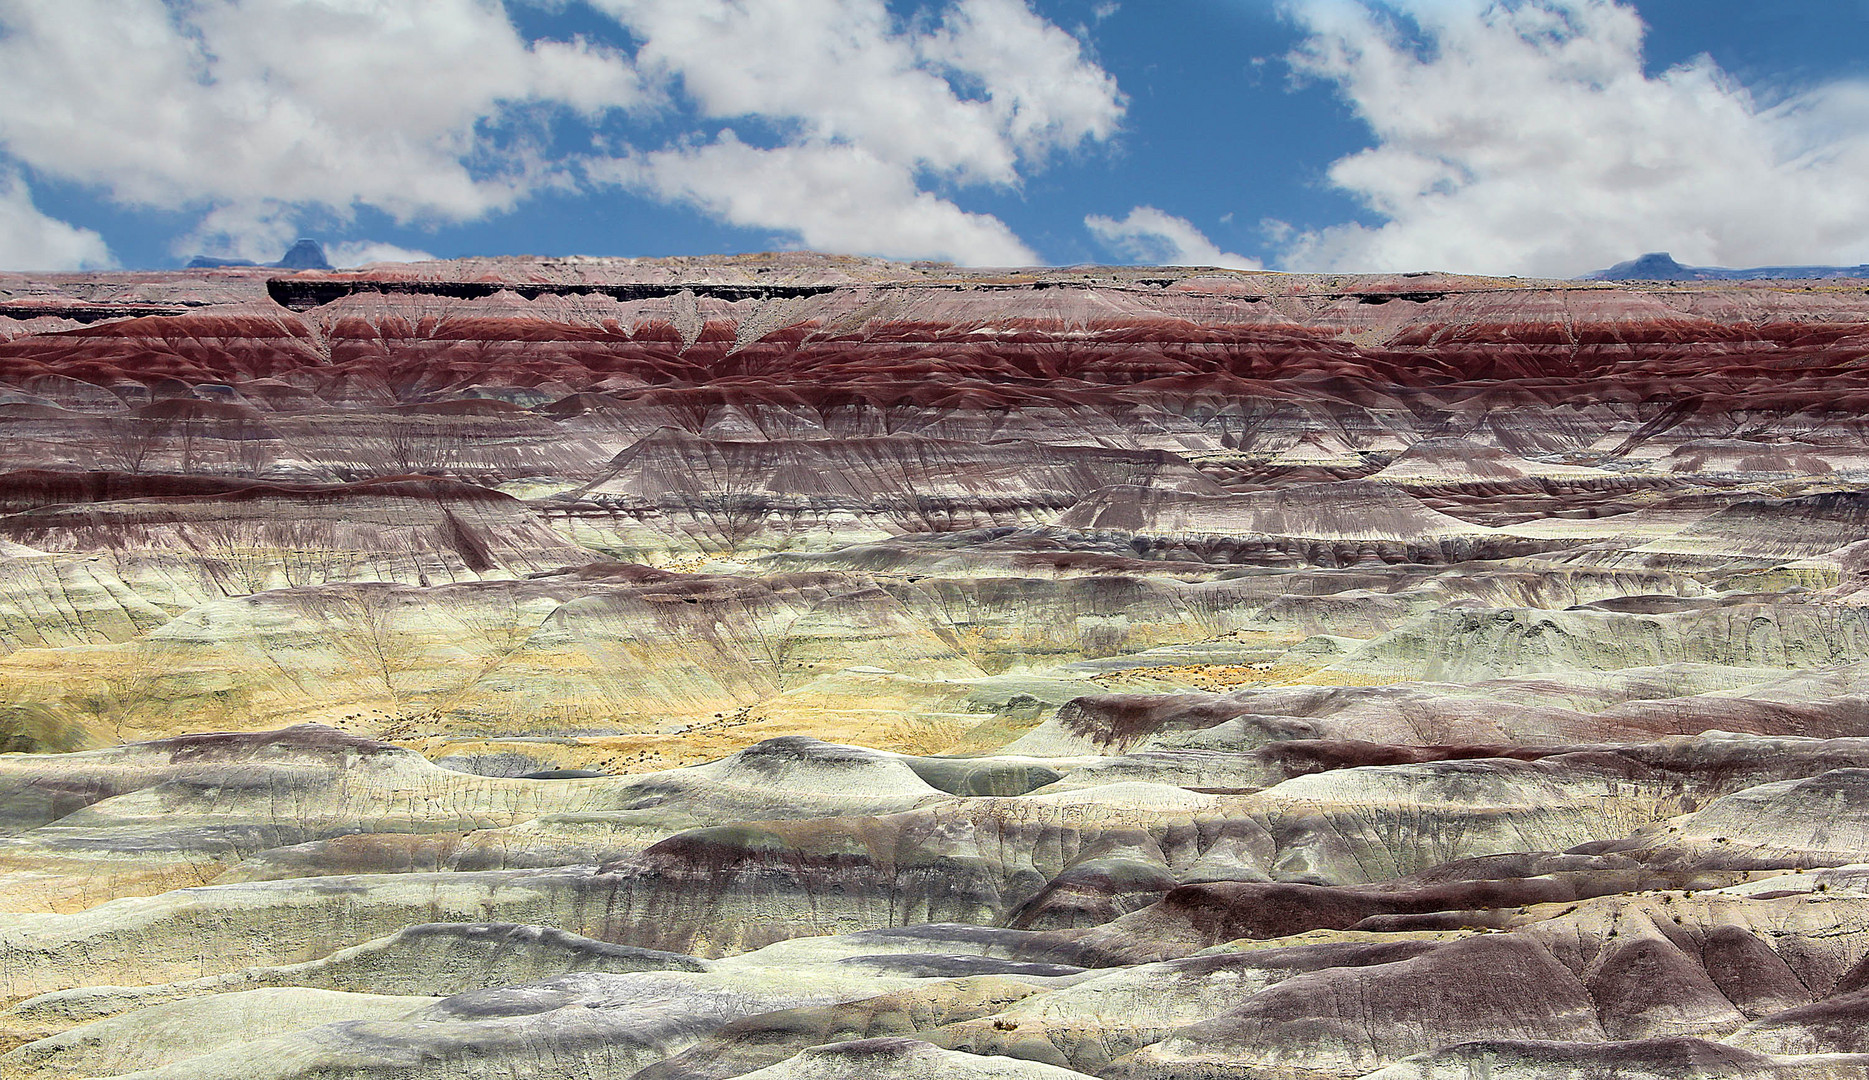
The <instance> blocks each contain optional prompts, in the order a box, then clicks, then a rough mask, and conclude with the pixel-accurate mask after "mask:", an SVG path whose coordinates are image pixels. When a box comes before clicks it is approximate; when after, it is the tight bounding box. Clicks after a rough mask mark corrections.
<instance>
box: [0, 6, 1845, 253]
mask: <svg viewBox="0 0 1869 1080" xmlns="http://www.w3.org/2000/svg"><path fill="white" fill-rule="evenodd" d="M1865 176H1869V0H1800V2H1793V3H1771V4H1766V3H1758V2H1756V0H1754V2H1750V3H1746V2H1739V0H1636V2H1635V3H1633V4H1631V3H1627V2H1622V3H1618V2H1616V0H1501V2H1497V3H1492V2H1488V0H1276V2H1275V0H1154V2H1142V0H588V2H584V0H505V2H504V3H502V2H499V0H425V2H424V3H423V4H419V5H413V4H409V3H406V2H405V0H380V2H379V0H244V2H241V3H235V2H233V0H191V2H188V3H181V2H179V0H178V2H175V3H166V4H165V3H163V2H161V0H57V2H53V0H42V2H39V0H0V267H4V268H17V269H57V268H76V267H80V266H113V265H114V266H126V267H160V266H174V265H179V263H180V262H181V261H183V260H185V259H186V258H187V257H188V256H189V255H191V254H195V253H198V252H205V253H211V254H216V255H233V256H245V257H252V258H276V257H277V255H278V253H279V252H280V251H283V249H284V246H285V245H286V244H287V243H289V242H290V240H291V238H292V237H294V236H297V235H300V234H306V235H314V236H318V237H320V238H322V239H324V240H325V241H326V242H327V245H328V246H329V247H330V248H331V249H332V250H333V252H334V253H335V254H336V255H337V257H338V259H339V261H341V262H347V263H355V262H360V261H364V260H368V259H373V258H408V257H415V256H419V255H424V254H428V255H434V256H438V257H454V256H461V255H472V254H505V253H512V254H520V253H529V254H574V253H575V254H592V255H650V256H654V255H693V254H708V253H719V252H744V251H761V250H770V249H775V248H801V247H804V248H815V249H819V250H836V251H847V252H855V253H865V254H879V255H885V256H889V257H895V258H939V259H948V260H952V261H957V262H963V263H970V264H976V265H1007V264H1020V263H1050V264H1071V263H1081V262H1174V263H1184V264H1214V265H1232V266H1240V267H1254V266H1265V267H1270V268H1275V269H1291V270H1411V269H1444V270H1454V271H1467V272H1486V273H1501V274H1505V273H1515V274H1525V275H1553V276H1568V275H1571V274H1577V273H1582V272H1584V271H1587V270H1591V269H1595V268H1597V267H1600V266H1604V265H1608V264H1609V263H1611V262H1615V261H1619V260H1621V259H1624V258H1628V257H1632V256H1634V255H1636V254H1640V253H1641V252H1643V251H1648V250H1668V251H1671V252H1673V253H1674V255H1675V256H1676V257H1677V258H1678V259H1680V260H1681V261H1683V262H1688V263H1700V264H1723V265H1761V264H1767V263H1784V262H1831V263H1844V264H1852V265H1853V264H1855V263H1860V262H1869V182H1865V181H1864V179H1863V178H1864V177H1865Z"/></svg>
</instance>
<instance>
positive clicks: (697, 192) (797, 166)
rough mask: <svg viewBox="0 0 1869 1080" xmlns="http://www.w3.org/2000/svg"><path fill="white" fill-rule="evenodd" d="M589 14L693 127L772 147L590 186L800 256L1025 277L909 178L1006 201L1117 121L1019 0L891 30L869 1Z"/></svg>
mask: <svg viewBox="0 0 1869 1080" xmlns="http://www.w3.org/2000/svg"><path fill="white" fill-rule="evenodd" d="M596 3H597V6H599V7H600V8H602V9H603V10H604V11H606V12H608V13H609V14H611V15H612V16H613V17H614V18H616V19H617V20H618V21H619V22H620V23H621V24H622V25H623V26H625V27H626V28H627V29H628V30H629V31H630V33H631V34H632V35H633V36H634V37H636V38H637V39H638V40H639V41H641V43H642V44H641V46H640V48H639V49H638V51H637V53H636V61H637V63H638V65H639V66H640V68H641V70H642V71H643V72H644V73H645V75H646V76H647V77H649V78H651V79H653V80H655V81H656V82H657V84H658V85H662V84H668V85H671V86H675V87H678V88H679V90H678V92H679V94H680V96H681V97H682V98H683V100H685V101H686V102H687V103H688V104H690V105H691V106H692V107H693V108H694V110H695V112H696V113H697V114H698V116H699V117H700V118H702V119H704V120H716V121H734V122H736V123H739V122H745V123H746V124H747V125H749V126H753V127H757V128H759V129H763V130H766V131H769V132H774V133H776V136H775V137H773V138H770V139H766V140H763V141H764V142H765V143H769V144H770V145H758V144H755V143H753V142H749V141H745V140H744V139H743V137H742V136H741V135H740V134H739V133H738V132H737V131H736V130H734V129H727V130H724V131H721V132H720V133H719V134H718V135H716V136H715V137H713V138H711V139H705V138H700V139H694V140H691V141H688V142H685V143H683V144H680V145H676V146H671V147H665V148H663V149H659V150H655V151H650V152H647V153H641V154H637V155H634V156H628V157H625V158H622V159H620V160H617V161H613V162H607V163H592V164H591V165H590V173H591V175H593V176H597V177H601V178H605V179H609V180H613V181H616V182H619V183H625V184H628V185H630V186H631V187H634V188H636V189H637V190H643V191H647V192H650V193H652V194H654V195H656V196H658V197H662V198H668V199H678V200H682V201H686V202H689V203H692V204H694V205H696V206H699V207H701V208H702V209H703V210H705V211H707V212H709V213H712V214H715V215H717V216H720V217H722V218H724V219H725V220H728V221H730V222H732V223H734V224H736V225H743V226H750V227H757V228H765V229H772V230H777V231H780V232H786V233H791V234H795V235H796V236H797V237H798V238H799V239H800V240H801V241H802V242H803V243H805V244H806V245H808V246H812V247H823V248H829V249H834V250H842V251H860V252H865V253H870V254H880V255H893V256H907V255H933V256H937V257H942V258H948V259H953V260H956V261H959V262H968V263H982V264H984V263H994V264H1006V263H1026V262H1031V261H1033V258H1034V256H1033V255H1032V252H1031V250H1030V249H1029V248H1027V247H1026V246H1025V245H1024V244H1023V243H1022V242H1020V241H1019V240H1018V238H1017V237H1015V236H1014V235H1013V234H1012V232H1011V230H1010V229H1008V228H1007V227H1006V226H1005V225H1004V223H1002V222H1000V221H999V220H998V219H996V218H993V217H990V216H987V215H982V214H972V213H967V212H965V211H963V210H962V209H961V208H960V207H959V206H957V205H956V204H954V203H953V202H952V201H951V200H950V199H948V198H945V197H943V196H941V195H939V194H936V193H935V192H934V191H931V190H930V189H929V187H928V185H927V184H926V183H925V182H924V180H925V179H927V178H931V179H932V180H934V181H935V182H936V183H946V184H951V185H969V184H986V185H994V186H999V187H1016V186H1017V185H1018V183H1019V182H1020V179H1021V177H1022V175H1023V170H1025V169H1027V168H1030V167H1037V166H1042V164H1043V162H1044V161H1045V159H1046V158H1047V157H1048V156H1049V155H1051V154H1053V153H1056V152H1059V151H1063V150H1068V149H1071V148H1073V147H1076V146H1078V145H1080V144H1082V143H1084V142H1086V141H1096V140H1103V139H1108V138H1110V137H1111V136H1112V135H1114V133H1115V132H1116V129H1117V125H1118V123H1119V122H1120V120H1121V117H1122V114H1123V108H1124V103H1123V98H1122V95H1121V93H1120V92H1119V91H1118V90H1117V88H1116V83H1115V80H1113V79H1112V78H1111V77H1110V76H1109V75H1108V74H1107V73H1105V72H1104V71H1103V70H1102V69H1101V68H1100V67H1098V66H1097V65H1096V63H1095V62H1094V61H1092V60H1091V59H1089V58H1088V57H1086V56H1085V55H1084V53H1083V50H1082V46H1081V45H1080V44H1079V43H1078V41H1077V40H1076V39H1075V38H1073V37H1071V36H1070V35H1069V34H1066V33H1065V32H1064V31H1062V30H1060V29H1059V28H1058V27H1056V26H1054V25H1052V24H1050V23H1048V22H1046V21H1045V20H1043V19H1041V18H1039V17H1038V16H1037V15H1035V14H1034V13H1033V12H1032V10H1031V9H1030V7H1028V6H1027V4H1026V3H1025V2H1024V0H959V2H958V3H954V4H952V5H951V6H949V7H947V8H946V9H945V10H944V12H943V15H942V18H941V19H940V21H939V22H937V23H933V24H928V23H914V24H903V23H901V22H900V21H899V20H897V19H896V18H895V17H894V16H892V15H891V13H890V11H889V9H888V7H887V6H886V5H885V4H884V3H883V2H882V0H791V2H788V3H785V4H760V3H744V2H737V0H596Z"/></svg>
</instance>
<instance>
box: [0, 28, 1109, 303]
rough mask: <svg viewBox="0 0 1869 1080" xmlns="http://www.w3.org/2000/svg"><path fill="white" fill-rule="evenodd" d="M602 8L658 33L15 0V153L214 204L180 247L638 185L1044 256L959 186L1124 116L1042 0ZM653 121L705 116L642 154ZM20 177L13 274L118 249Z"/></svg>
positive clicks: (819, 224)
mask: <svg viewBox="0 0 1869 1080" xmlns="http://www.w3.org/2000/svg"><path fill="white" fill-rule="evenodd" d="M520 2H523V0H514V3H515V4H517V3H520ZM590 7H591V8H592V9H593V10H595V11H597V12H601V13H602V15H603V16H605V17H607V18H608V19H609V20H611V22H612V23H613V25H614V27H615V28H616V29H617V30H619V31H621V32H626V33H627V39H628V40H629V41H630V42H631V44H632V49H630V50H626V49H619V48H617V47H614V46H611V45H605V44H602V43H597V42H592V41H587V40H583V39H581V38H580V39H573V40H569V41H529V40H526V39H525V38H524V37H523V36H522V35H521V34H520V33H519V31H518V30H517V29H516V28H515V26H514V24H513V20H512V18H511V15H512V13H511V12H510V11H509V10H508V9H507V7H506V6H505V5H504V4H502V3H501V2H500V0H423V2H422V3H414V4H412V3H406V2H403V0H190V2H188V3H164V2H163V0H60V2H59V3H58V4H47V3H34V2H31V0H0V100H5V101H6V102H7V107H6V108H5V109H3V110H0V151H3V152H4V155H5V156H6V157H8V158H11V160H12V161H13V162H14V163H15V164H17V165H24V166H26V167H27V168H28V169H30V170H31V172H32V173H34V174H36V175H38V176H42V177H47V178H53V179H57V180H61V181H67V182H73V183H77V184H80V185H84V186H85V187H87V188H89V189H91V190H94V191H97V192H100V193H101V194H102V195H103V196H104V197H105V198H107V199H108V200H110V201H112V202H114V203H117V204H119V205H123V206H128V207H134V208H148V209H157V210H164V211H182V212H187V213H191V214H194V215H196V220H197V224H196V227H195V229H194V231H193V232H192V233H190V234H189V235H188V236H185V237H183V238H182V239H181V240H179V241H178V243H177V247H176V250H177V253H184V252H187V251H192V250H205V251H208V252H211V253H214V254H219V255H232V256H239V257H246V258H255V259H268V258H274V257H277V255H278V252H279V250H281V249H282V247H283V245H284V244H286V243H289V242H290V240H291V238H292V237H293V236H295V235H297V233H298V232H299V231H301V229H302V228H303V227H304V224H305V223H306V222H307V221H317V220H335V221H339V222H343V221H349V220H352V218H353V217H354V215H355V214H356V212H357V211H358V210H360V209H363V208H369V209H372V210H376V211H380V212H382V213H384V214H386V215H388V216H389V217H390V218H392V219H393V220H395V221H397V222H399V223H404V224H423V223H451V222H463V221H471V220H475V219H479V218H483V217H485V216H487V215H490V214H494V213H499V212H503V211H506V210H509V209H511V208H512V207H514V206H515V205H516V204H517V203H519V202H520V201H521V200H523V199H525V198H527V197H528V196H530V195H532V194H535V193H537V192H539V191H542V190H548V189H583V190H586V191H591V190H601V189H602V188H603V187H605V186H607V185H619V184H620V185H626V186H627V187H628V188H630V189H632V190H634V191H637V192H640V193H642V194H646V195H648V196H650V197H652V198H656V199H662V200H665V201H681V202H687V203H691V204H693V205H695V206H698V207H700V208H701V209H702V210H704V211H705V212H708V213H710V214H713V215H715V216H717V217H719V218H721V219H723V220H726V221H729V222H732V223H733V224H736V225H742V226H747V227H752V228H758V229H765V230H769V231H771V232H773V233H775V234H777V235H779V236H780V237H781V238H786V237H789V238H792V239H793V240H794V241H796V242H800V243H804V244H808V245H814V246H824V247H833V248H837V249H840V250H850V251H862V252H872V253H876V254H884V255H898V256H940V257H948V258H953V259H957V260H960V261H964V262H998V263H1003V262H1030V261H1032V260H1033V259H1034V258H1035V256H1033V254H1032V252H1031V251H1030V249H1029V248H1027V247H1026V246H1025V245H1024V244H1023V243H1022V242H1021V241H1020V240H1019V239H1018V238H1017V237H1016V236H1015V235H1013V233H1012V231H1011V230H1010V229H1008V228H1007V227H1006V226H1005V224H1004V223H1002V222H1000V221H998V220H997V219H995V218H992V217H989V216H986V215H980V214H971V213H967V212H964V211H962V210H961V209H960V208H959V207H958V206H956V205H955V204H954V203H953V202H952V200H951V199H950V198H948V197H947V196H946V194H944V192H946V191H948V190H950V189H956V188H963V187H967V186H970V185H988V186H992V187H997V188H1002V189H1016V188H1017V187H1018V186H1019V184H1020V182H1021V180H1022V178H1023V177H1024V176H1025V175H1026V173H1028V172H1029V171H1031V170H1033V169H1037V168H1042V167H1043V166H1044V164H1045V162H1046V160H1047V158H1048V157H1049V156H1050V155H1052V154H1055V153H1058V152H1060V151H1065V150H1069V149H1072V148H1075V147H1078V146H1080V145H1082V144H1084V143H1086V142H1097V141H1103V140H1108V139H1110V138H1111V137H1112V136H1113V135H1114V134H1115V132H1116V129H1117V125H1118V123H1119V121H1120V119H1121V117H1122V114H1123V109H1124V102H1123V98H1122V95H1121V93H1120V92H1119V91H1118V90H1117V87H1116V84H1115V81H1114V80H1113V79H1112V78H1111V77H1110V76H1109V75H1108V74H1107V73H1105V72H1104V71H1103V70H1102V69H1101V68H1100V67H1099V66H1098V65H1097V64H1096V63H1095V62H1094V61H1093V60H1091V59H1090V58H1089V57H1087V56H1086V55H1085V54H1084V52H1083V50H1082V48H1081V46H1080V45H1079V42H1078V41H1077V39H1075V38H1073V37H1071V36H1070V35H1069V34H1067V33H1065V32H1064V31H1062V30H1060V29H1059V28H1058V27H1056V26H1054V25H1052V24H1050V23H1048V22H1047V21H1045V20H1044V19H1042V18H1040V17H1039V16H1037V15H1036V14H1034V13H1033V12H1032V11H1031V9H1030V8H1029V7H1028V6H1027V5H1026V3H1025V0H940V2H938V3H935V4H933V5H931V6H929V7H928V8H926V9H925V10H923V11H922V12H920V13H919V14H918V15H917V16H916V17H914V18H911V19H908V20H904V19H901V18H898V17H897V16H895V15H892V14H891V12H890V10H889V9H888V8H887V7H886V6H885V4H884V2H883V0H788V2H787V3H785V4H770V3H757V2H745V0H591V2H590ZM617 37H618V38H619V40H621V39H623V38H624V34H623V33H619V34H618V35H617ZM632 125H635V126H632ZM645 125H647V126H654V125H662V126H664V127H666V126H670V125H672V126H674V127H676V128H677V129H679V133H678V134H677V135H675V136H674V137H673V138H672V140H671V141H667V142H664V143H661V144H656V145H637V144H636V143H635V142H633V141H632V136H633V133H634V132H637V131H640V130H642V128H643V126H645ZM567 129H569V130H571V131H572V132H573V133H574V134H573V136H572V139H571V141H572V142H574V143H578V142H580V141H581V146H574V147H572V148H571V149H569V150H567V149H566V147H565V145H564V143H563V142H562V140H563V138H564V132H565V131H566V130H567ZM619 131H620V133H619ZM555 139H557V140H561V141H559V142H554V140H555ZM5 165H6V162H5V161H4V160H0V167H5ZM8 183H9V184H10V186H9V187H7V188H5V189H4V191H3V192H0V195H4V207H5V208H4V209H3V210H0V214H3V215H4V221H5V222H6V223H7V224H5V225H4V226H0V228H4V229H5V230H6V231H4V232H0V239H4V240H5V241H6V244H5V246H4V247H0V263H5V264H9V265H27V264H33V265H45V266H51V265H54V264H56V265H60V266H76V265H79V264H80V263H81V262H82V261H83V260H87V259H88V260H92V261H95V260H96V258H97V256H98V251H97V250H96V245H95V243H94V242H93V241H94V238H95V234H83V233H82V232H80V231H73V230H71V228H70V227H69V226H63V225H61V223H57V222H50V221H49V219H42V218H34V217H32V216H31V214H30V213H28V211H29V210H30V193H29V192H27V191H25V190H24V188H23V187H22V186H21V184H20V182H18V181H9V182H8ZM21 207H26V208H27V210H22V209H20V208H21ZM61 228H63V229H65V230H66V231H65V232H60V231H59V230H60V229H61ZM22 229H23V230H25V232H21V231H20V230H22ZM16 236H19V237H25V239H15V237H16ZM34 237H37V239H33V238H34ZM28 241H31V242H28Z"/></svg>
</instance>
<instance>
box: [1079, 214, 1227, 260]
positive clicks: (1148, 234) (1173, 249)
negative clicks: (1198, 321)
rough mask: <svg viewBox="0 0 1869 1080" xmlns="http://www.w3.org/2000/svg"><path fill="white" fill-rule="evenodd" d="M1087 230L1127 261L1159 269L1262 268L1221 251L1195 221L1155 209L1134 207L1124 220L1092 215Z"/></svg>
mask: <svg viewBox="0 0 1869 1080" xmlns="http://www.w3.org/2000/svg"><path fill="white" fill-rule="evenodd" d="M1084 227H1085V228H1087V229H1089V230H1090V233H1091V235H1092V236H1095V237H1096V238H1097V240H1098V241H1100V242H1101V243H1102V244H1103V245H1104V246H1105V247H1107V248H1109V249H1110V250H1112V251H1114V252H1116V253H1118V254H1119V255H1122V256H1123V257H1124V258H1129V259H1135V260H1137V261H1139V262H1145V263H1153V264H1155V265H1157V266H1218V267H1223V268H1225V269H1229V270H1258V269H1260V262H1259V260H1257V259H1250V258H1247V257H1246V256H1244V255H1235V254H1234V253H1232V252H1230V251H1221V250H1220V248H1219V246H1218V245H1216V244H1215V243H1214V242H1213V241H1211V240H1209V239H1207V237H1206V235H1205V234H1204V233H1202V232H1201V231H1200V230H1199V229H1197V228H1195V227H1194V223H1193V222H1191V221H1189V220H1187V219H1186V218H1178V217H1176V216H1174V215H1173V214H1170V213H1167V212H1165V211H1162V210H1157V209H1156V208H1155V207H1153V206H1138V207H1135V208H1133V209H1131V210H1130V211H1129V214H1128V215H1127V216H1126V217H1124V218H1123V219H1122V220H1121V221H1118V220H1117V219H1115V218H1108V217H1103V216H1102V215H1099V214H1092V215H1090V216H1089V217H1087V218H1085V219H1084Z"/></svg>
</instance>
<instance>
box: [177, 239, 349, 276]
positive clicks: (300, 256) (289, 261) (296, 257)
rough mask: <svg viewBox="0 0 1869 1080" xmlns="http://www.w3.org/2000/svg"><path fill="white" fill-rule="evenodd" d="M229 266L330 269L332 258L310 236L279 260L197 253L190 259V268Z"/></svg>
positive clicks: (300, 240)
mask: <svg viewBox="0 0 1869 1080" xmlns="http://www.w3.org/2000/svg"><path fill="white" fill-rule="evenodd" d="M229 266H269V267H273V268H276V269H279V270H329V269H331V268H332V267H331V260H330V259H327V258H325V254H324V245H323V244H320V243H319V242H318V241H316V240H313V239H312V238H310V237H308V236H302V237H300V238H299V241H298V243H296V244H293V245H292V247H291V248H289V249H288V250H287V251H286V253H285V255H284V257H282V258H281V259H280V260H279V261H278V262H273V263H256V262H251V261H249V260H246V259H217V258H214V257H213V256H211V255H197V256H195V257H194V258H192V259H190V260H188V268H189V269H190V270H218V269H221V268H223V267H229Z"/></svg>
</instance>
